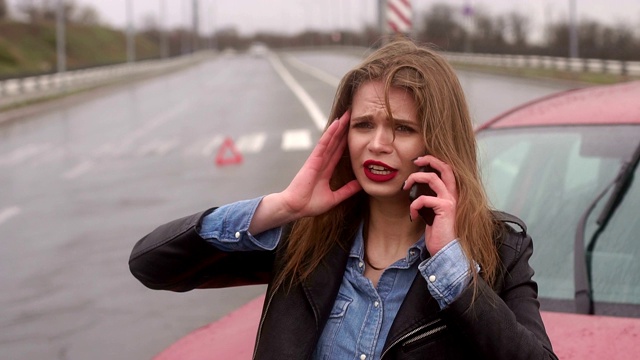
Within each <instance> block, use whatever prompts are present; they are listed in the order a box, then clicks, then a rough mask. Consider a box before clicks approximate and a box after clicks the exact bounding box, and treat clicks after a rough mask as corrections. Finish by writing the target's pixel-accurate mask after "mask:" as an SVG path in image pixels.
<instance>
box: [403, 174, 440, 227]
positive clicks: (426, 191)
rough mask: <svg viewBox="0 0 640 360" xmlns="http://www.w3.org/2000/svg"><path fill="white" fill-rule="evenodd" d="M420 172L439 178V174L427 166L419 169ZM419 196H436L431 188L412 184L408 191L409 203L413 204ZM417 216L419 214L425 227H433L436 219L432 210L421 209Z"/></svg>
mask: <svg viewBox="0 0 640 360" xmlns="http://www.w3.org/2000/svg"><path fill="white" fill-rule="evenodd" d="M420 171H424V172H433V173H436V175H438V177H439V176H440V172H439V171H438V170H436V169H434V168H432V167H431V166H429V165H427V166H423V167H421V168H420ZM421 195H426V196H437V194H436V192H435V191H433V190H432V189H431V187H429V185H427V184H423V183H418V182H417V183H414V184H413V185H412V186H411V190H409V199H411V201H412V202H413V201H414V200H415V199H417V198H418V197H419V196H421ZM418 214H420V216H421V217H422V218H423V219H424V221H425V222H426V223H427V225H429V226H431V225H433V220H434V219H435V217H436V213H435V211H433V209H432V208H428V207H423V208H422V209H420V210H418Z"/></svg>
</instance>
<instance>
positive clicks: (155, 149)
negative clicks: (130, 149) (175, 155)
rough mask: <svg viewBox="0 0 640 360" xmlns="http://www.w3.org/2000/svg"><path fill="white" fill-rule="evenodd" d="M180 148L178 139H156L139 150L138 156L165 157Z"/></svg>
mask: <svg viewBox="0 0 640 360" xmlns="http://www.w3.org/2000/svg"><path fill="white" fill-rule="evenodd" d="M177 146H178V140H176V139H154V140H151V141H150V142H148V143H146V144H144V145H142V146H141V147H140V148H139V149H138V156H147V155H158V156H164V155H166V154H167V153H169V152H170V151H171V150H173V149H174V148H176V147H177Z"/></svg>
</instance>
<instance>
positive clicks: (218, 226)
mask: <svg viewBox="0 0 640 360" xmlns="http://www.w3.org/2000/svg"><path fill="white" fill-rule="evenodd" d="M260 201H262V197H259V198H255V199H252V200H243V201H238V202H235V203H231V204H228V205H224V206H221V207H219V208H217V209H216V210H215V211H213V212H211V213H210V214H208V215H206V216H205V217H204V218H202V224H201V225H200V230H199V231H198V234H200V236H202V238H203V239H205V240H207V241H208V242H209V243H211V244H212V245H213V246H215V247H216V248H218V249H219V250H221V251H253V250H273V249H275V248H276V246H277V245H278V241H279V240H280V235H281V234H282V227H277V228H273V229H270V230H267V231H264V232H262V233H260V234H258V235H256V236H254V235H252V234H251V233H249V224H251V219H252V218H253V214H254V213H255V211H256V208H257V207H258V205H259V204H260Z"/></svg>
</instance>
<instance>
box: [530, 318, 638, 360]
mask: <svg viewBox="0 0 640 360" xmlns="http://www.w3.org/2000/svg"><path fill="white" fill-rule="evenodd" d="M542 318H543V320H544V324H545V327H546V329H547V333H548V335H549V338H550V339H551V344H552V345H553V350H554V351H555V353H556V355H558V358H559V359H563V360H570V359H580V360H588V359H608V358H615V359H617V360H624V359H629V360H632V359H634V360H635V359H637V358H638V354H640V319H636V318H619V317H610V316H595V315H578V314H569V313H558V312H544V311H543V312H542Z"/></svg>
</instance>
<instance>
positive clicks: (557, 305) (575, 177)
mask: <svg viewBox="0 0 640 360" xmlns="http://www.w3.org/2000/svg"><path fill="white" fill-rule="evenodd" d="M477 135H478V144H479V147H480V157H481V167H482V170H483V176H484V180H485V185H486V187H487V192H488V194H489V197H490V199H491V201H492V204H493V205H494V207H496V208H498V209H501V210H504V211H507V212H510V213H512V214H515V215H517V216H519V217H520V218H522V219H523V220H525V222H526V223H527V226H528V228H529V233H530V234H531V236H532V237H533V243H534V255H533V258H532V259H531V265H532V266H533V268H534V269H535V270H536V275H535V276H534V279H535V280H536V281H537V282H538V286H539V296H540V302H541V308H542V310H543V311H544V312H543V318H544V321H545V325H546V327H547V331H548V333H549V336H550V337H551V342H552V343H553V346H554V349H555V351H556V353H557V354H558V357H559V358H560V359H608V358H611V359H639V358H640V168H639V167H638V159H639V157H640V82H630V83H623V84H618V85H610V86H596V87H589V88H585V89H579V90H572V91H567V92H563V93H559V94H555V95H552V96H548V97H546V98H543V99H540V100H537V101H533V102H530V103H527V104H525V105H522V106H520V107H518V108H516V109H513V110H511V111H509V112H507V113H505V114H503V115H501V116H498V117H497V118H495V119H493V120H491V121H489V122H487V123H485V124H483V125H482V126H481V127H480V128H479V129H478V131H477Z"/></svg>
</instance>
